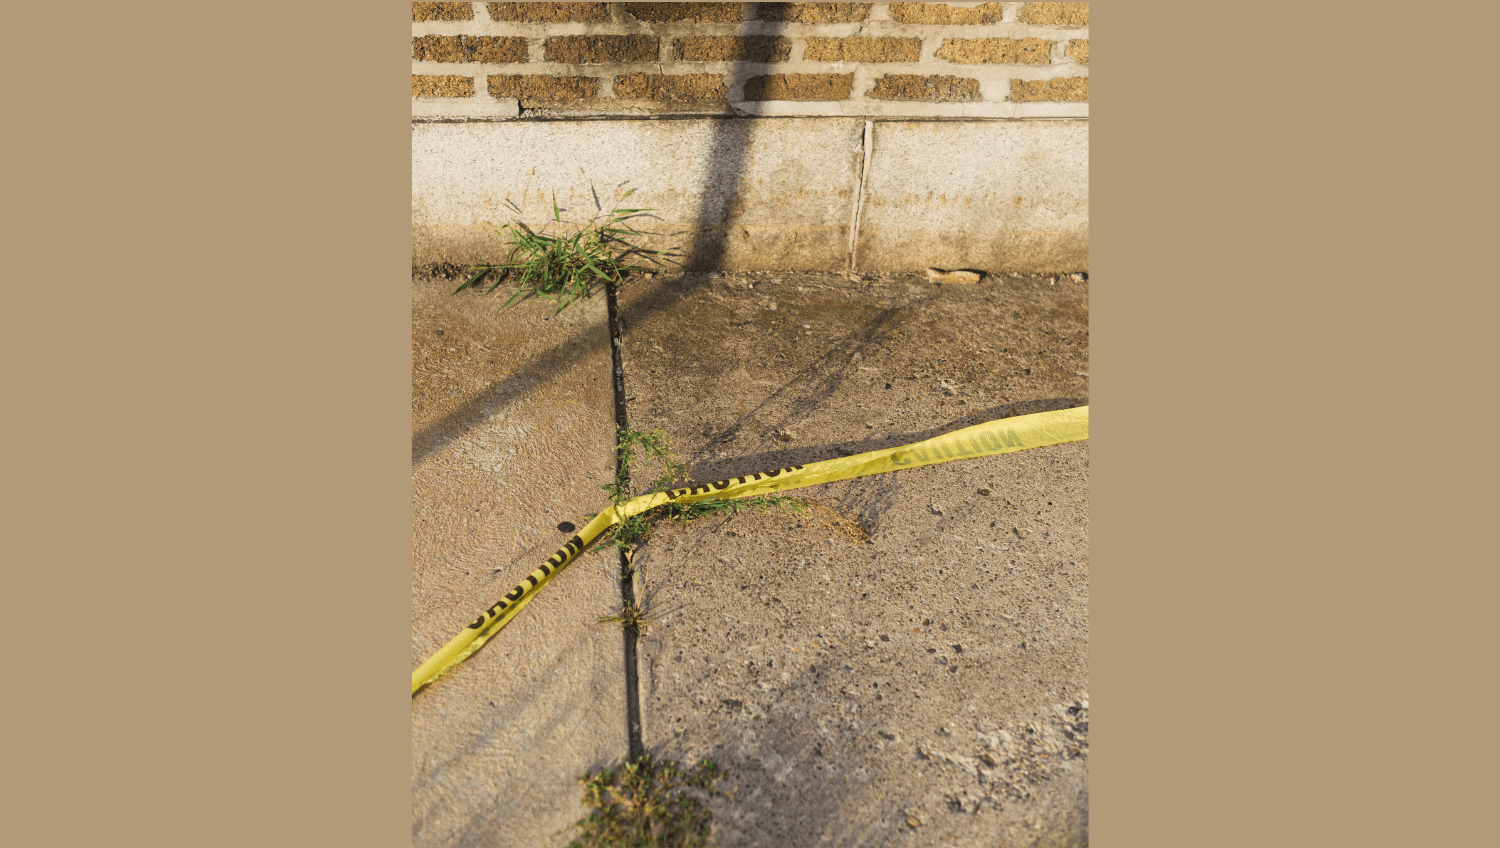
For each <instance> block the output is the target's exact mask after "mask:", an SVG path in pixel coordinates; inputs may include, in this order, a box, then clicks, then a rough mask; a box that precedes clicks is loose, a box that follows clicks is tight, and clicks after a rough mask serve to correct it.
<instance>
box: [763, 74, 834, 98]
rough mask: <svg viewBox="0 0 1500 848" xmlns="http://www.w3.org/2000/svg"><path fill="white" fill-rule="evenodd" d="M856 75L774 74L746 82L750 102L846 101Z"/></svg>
mask: <svg viewBox="0 0 1500 848" xmlns="http://www.w3.org/2000/svg"><path fill="white" fill-rule="evenodd" d="M853 90H854V74H770V75H768V76H763V77H751V78H750V79H748V80H745V99H746V100H844V99H847V98H848V97H849V92H850V91H853Z"/></svg>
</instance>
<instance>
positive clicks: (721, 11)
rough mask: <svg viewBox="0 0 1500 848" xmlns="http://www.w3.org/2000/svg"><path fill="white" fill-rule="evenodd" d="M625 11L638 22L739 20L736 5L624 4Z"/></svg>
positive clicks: (738, 10)
mask: <svg viewBox="0 0 1500 848" xmlns="http://www.w3.org/2000/svg"><path fill="white" fill-rule="evenodd" d="M625 11H627V12H629V13H630V15H631V16H632V17H634V18H635V19H636V20H638V21H651V22H653V23H671V22H672V21H700V22H703V23H713V22H723V21H737V20H739V19H740V4H738V3H626V4H625Z"/></svg>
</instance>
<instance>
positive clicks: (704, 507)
mask: <svg viewBox="0 0 1500 848" xmlns="http://www.w3.org/2000/svg"><path fill="white" fill-rule="evenodd" d="M660 509H661V514H662V517H663V518H667V519H670V520H672V521H680V522H688V521H692V520H693V519H695V518H702V517H704V516H706V515H736V514H738V513H741V512H744V511H746V510H749V509H758V510H760V511H761V512H770V511H772V510H781V511H783V512H789V513H792V514H793V515H807V514H808V513H809V512H810V511H811V510H810V508H809V507H808V505H807V504H806V503H804V502H802V501H801V500H798V499H797V498H794V497H792V496H791V495H781V494H771V495H756V496H755V497H753V498H729V499H720V498H709V499H707V500H701V501H697V502H695V503H687V504H667V505H666V506H663V507H660Z"/></svg>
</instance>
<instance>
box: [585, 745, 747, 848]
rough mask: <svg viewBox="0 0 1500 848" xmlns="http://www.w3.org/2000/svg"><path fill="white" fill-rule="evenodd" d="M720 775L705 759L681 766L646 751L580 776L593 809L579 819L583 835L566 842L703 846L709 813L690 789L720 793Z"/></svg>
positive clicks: (641, 847)
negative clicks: (717, 784)
mask: <svg viewBox="0 0 1500 848" xmlns="http://www.w3.org/2000/svg"><path fill="white" fill-rule="evenodd" d="M721 777H723V771H722V770H721V769H720V768H719V767H718V765H716V764H714V763H712V762H710V761H708V760H702V761H700V762H699V763H698V765H696V766H694V767H693V768H691V769H688V770H686V771H684V770H683V769H682V768H681V767H679V766H678V765H677V764H676V763H673V762H670V761H658V760H656V759H653V758H652V756H651V755H650V754H647V755H645V756H643V757H641V758H640V759H638V760H635V761H634V762H630V763H626V764H625V765H624V766H623V767H622V768H621V769H620V770H618V771H616V770H614V769H604V770H603V771H600V772H599V773H597V774H593V773H591V774H586V775H584V776H583V777H581V778H579V781H580V782H581V783H583V787H584V788H583V803H584V804H585V805H587V806H588V807H591V808H592V810H591V812H590V813H589V814H588V816H586V817H584V818H582V819H580V820H579V821H578V826H579V828H581V829H582V830H583V835H582V837H581V838H579V839H575V840H573V842H571V843H570V844H569V848H701V846H703V845H704V844H706V842H707V840H708V833H709V822H710V820H711V819H712V818H713V813H712V811H710V810H709V808H708V805H707V804H705V803H704V802H703V800H702V799H701V798H699V797H696V795H695V794H689V792H688V790H690V789H692V790H698V791H699V792H702V793H705V794H707V795H708V796H709V797H712V796H714V795H718V794H720V793H719V791H718V789H716V788H715V787H714V783H715V781H717V780H719V779H720V778H721Z"/></svg>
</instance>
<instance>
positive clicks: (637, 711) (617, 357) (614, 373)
mask: <svg viewBox="0 0 1500 848" xmlns="http://www.w3.org/2000/svg"><path fill="white" fill-rule="evenodd" d="M604 297H605V301H606V302H607V303H608V304H609V354H610V374H611V377H612V378H613V380H614V389H615V447H616V448H618V447H619V444H620V442H619V440H620V439H621V438H623V437H624V433H625V430H626V426H627V424H628V422H629V419H628V417H627V415H626V407H625V359H624V354H623V352H622V351H621V349H620V344H621V336H622V333H623V329H622V328H621V326H620V308H619V303H618V298H617V297H616V288H615V281H613V280H606V281H605V283H604ZM615 480H616V481H617V482H621V483H623V484H624V485H625V487H626V490H627V491H628V490H629V487H630V469H629V468H628V467H626V466H624V465H623V464H622V463H621V462H620V453H619V451H618V450H616V451H615ZM619 556H620V602H621V604H622V605H623V609H627V610H628V609H632V608H634V607H635V603H636V601H635V575H634V570H633V569H632V567H631V565H630V560H629V559H628V558H627V557H626V555H625V552H624V551H620V552H619ZM620 632H621V633H622V634H623V635H624V641H625V730H626V738H627V739H628V740H629V743H628V744H629V752H628V754H629V761H635V760H638V759H640V758H641V757H642V756H645V753H646V748H645V745H644V744H642V742H641V690H640V670H639V665H638V662H637V658H636V657H637V653H636V651H637V638H638V633H637V632H636V629H635V628H633V627H621V628H620Z"/></svg>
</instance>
